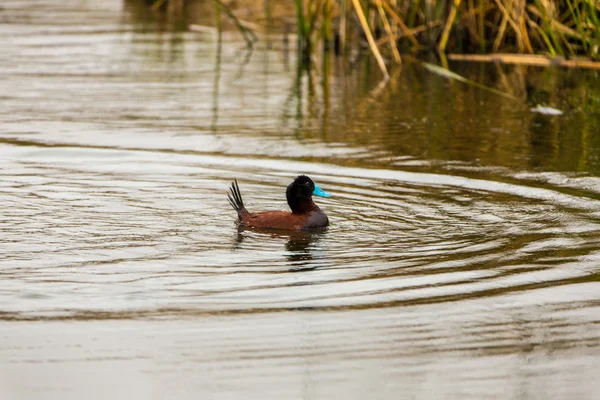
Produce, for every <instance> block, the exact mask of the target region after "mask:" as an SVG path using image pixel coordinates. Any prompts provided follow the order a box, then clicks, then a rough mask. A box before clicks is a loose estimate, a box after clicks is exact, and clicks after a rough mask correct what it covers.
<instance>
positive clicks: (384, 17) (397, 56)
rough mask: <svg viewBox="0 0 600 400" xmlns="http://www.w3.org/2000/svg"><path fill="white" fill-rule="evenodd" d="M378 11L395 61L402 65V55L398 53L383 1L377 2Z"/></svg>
mask: <svg viewBox="0 0 600 400" xmlns="http://www.w3.org/2000/svg"><path fill="white" fill-rule="evenodd" d="M376 3H377V10H379V16H380V18H381V21H382V23H383V26H384V28H385V31H386V33H387V35H388V38H389V40H390V47H391V48H392V54H393V55H394V60H395V61H396V62H397V63H398V64H401V63H402V58H400V53H399V52H398V47H397V46H396V39H395V38H394V33H393V32H392V27H391V26H390V23H389V21H388V19H387V15H385V11H384V10H383V7H382V5H381V0H377V2H376Z"/></svg>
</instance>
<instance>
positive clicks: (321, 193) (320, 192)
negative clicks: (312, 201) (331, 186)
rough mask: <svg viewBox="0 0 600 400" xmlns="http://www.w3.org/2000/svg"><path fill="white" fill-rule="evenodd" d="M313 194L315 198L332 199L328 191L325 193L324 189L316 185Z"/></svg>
mask: <svg viewBox="0 0 600 400" xmlns="http://www.w3.org/2000/svg"><path fill="white" fill-rule="evenodd" d="M313 194H314V195H315V196H320V197H331V194H329V193H327V192H326V191H324V190H323V189H321V188H320V187H318V186H317V184H316V183H315V190H314V191H313Z"/></svg>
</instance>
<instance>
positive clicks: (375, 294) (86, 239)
mask: <svg viewBox="0 0 600 400" xmlns="http://www.w3.org/2000/svg"><path fill="white" fill-rule="evenodd" d="M3 153H4V154H7V155H8V157H7V159H8V163H6V165H5V168H4V169H3V172H2V187H3V194H2V202H3V204H5V205H6V207H5V209H6V212H5V219H4V220H3V221H2V230H3V231H4V232H6V233H7V235H6V240H5V242H4V243H2V244H1V245H0V249H1V251H0V254H3V256H2V259H1V261H0V262H1V264H0V265H1V266H2V274H3V276H4V277H6V278H10V279H6V280H3V281H2V282H3V284H2V291H1V292H2V297H3V299H2V300H3V301H2V303H3V304H6V305H7V306H6V307H5V308H4V310H3V311H4V316H5V317H4V318H10V319H13V318H31V317H33V316H35V315H43V316H45V317H47V318H52V317H57V316H60V317H64V316H69V315H70V316H77V315H90V313H92V314H93V313H101V314H102V315H105V316H110V315H111V313H115V315H114V316H118V315H119V313H124V312H125V313H128V314H130V313H132V312H133V313H134V314H135V313H139V315H140V316H144V315H154V314H157V313H161V315H162V316H167V315H169V314H170V315H177V314H179V313H184V314H189V313H207V312H209V313H213V312H218V313H223V312H240V311H243V310H247V311H256V310H259V309H264V310H285V309H296V308H310V309H325V308H326V309H336V308H338V309H346V308H356V307H360V308H365V307H366V308H370V307H381V306H390V305H401V304H414V303H421V302H423V303H432V302H440V301H454V300H459V299H462V298H465V297H480V296H488V295H496V296H497V295H501V294H505V293H510V292H515V291H522V290H532V289H536V288H542V287H546V286H556V287H558V286H560V285H565V284H572V283H577V282H583V281H586V280H588V279H591V278H592V276H593V274H595V273H596V272H597V266H596V265H597V261H598V249H599V248H600V240H599V239H598V237H599V235H598V233H599V230H600V225H598V224H597V222H596V221H597V218H596V213H597V211H598V208H599V207H600V202H598V201H595V200H592V199H583V198H574V197H573V196H570V195H566V194H562V193H561V192H559V191H556V190H550V189H539V188H531V187H527V186H520V185H515V184H508V183H505V184H501V183H498V182H488V181H484V180H473V179H466V178H462V177H455V176H443V175H433V174H419V173H407V172H402V171H391V170H361V169H355V168H344V167H338V166H332V165H325V164H306V163H299V162H284V161H280V162H278V166H279V169H278V170H274V169H273V168H272V166H271V165H270V162H269V161H268V160H265V161H262V160H254V159H243V158H237V159H235V160H234V161H235V164H236V165H235V166H234V167H231V159H229V158H228V157H219V156H203V155H197V156H194V155H177V154H158V156H157V154H155V153H152V152H140V151H114V150H98V149H77V150H74V149H69V148H64V149H63V148H58V149H32V148H31V147H7V146H4V148H3ZM75 153H77V154H78V155H79V156H80V157H84V158H86V159H89V160H93V162H89V163H82V162H81V161H80V159H78V158H73V154H75ZM32 159H34V160H35V161H28V160H32ZM23 160H24V161H23ZM261 164H264V165H261ZM292 171H302V172H305V173H309V174H311V176H313V178H314V179H315V180H316V181H317V182H319V183H320V184H321V185H322V186H324V187H325V188H327V190H329V191H331V192H332V193H334V197H332V198H331V199H326V200H322V199H319V200H320V202H321V206H322V207H323V208H324V209H325V210H326V211H327V213H328V214H329V217H330V220H331V223H332V225H331V227H330V228H329V230H328V231H327V232H325V233H313V234H311V233H295V234H293V233H288V232H281V233H261V232H253V231H248V230H243V229H237V228H236V227H235V224H234V219H235V214H234V212H233V210H231V209H230V206H229V205H228V203H227V201H226V198H225V196H224V193H225V191H226V189H227V187H228V186H229V184H230V182H231V181H232V180H233V178H234V177H235V178H237V179H238V181H239V182H240V186H241V190H242V193H243V195H244V197H245V201H246V203H247V206H248V208H250V209H251V210H268V209H285V208H286V207H287V205H286V204H285V201H284V196H283V188H285V186H286V185H287V183H288V182H289V181H290V180H291V179H292V178H293V177H294V175H293V172H292ZM294 272H303V273H302V274H298V273H294ZM67 293H71V295H66V294H67ZM99 300H101V302H99ZM165 310H167V311H165ZM107 313H108V314H107Z"/></svg>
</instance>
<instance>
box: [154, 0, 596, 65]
mask: <svg viewBox="0 0 600 400" xmlns="http://www.w3.org/2000/svg"><path fill="white" fill-rule="evenodd" d="M155 1H156V2H155V3H154V7H157V4H159V6H165V4H166V3H169V2H175V1H176V2H179V3H181V2H184V1H193V0H155ZM212 1H213V2H214V3H215V4H216V5H217V6H219V7H223V6H227V9H229V8H231V10H232V11H231V15H233V14H237V13H238V11H240V13H241V14H243V15H242V16H239V15H238V17H239V18H241V19H246V20H248V18H246V17H248V16H253V20H251V22H252V23H258V24H260V23H261V21H260V20H261V18H260V14H261V13H262V14H265V15H267V17H266V18H265V19H268V20H269V21H270V23H272V22H273V19H274V18H280V19H281V20H282V21H289V20H290V17H294V21H293V23H295V25H296V31H297V36H298V47H299V49H300V50H301V52H302V54H303V55H304V57H305V58H306V59H310V57H312V55H314V54H315V53H316V52H319V51H331V50H333V51H335V53H336V54H348V53H350V52H352V51H355V50H357V49H361V48H364V47H368V48H369V49H370V51H371V52H372V53H373V55H374V57H375V58H376V59H377V62H378V64H379V67H380V68H381V70H382V71H383V73H384V74H385V75H386V76H387V67H386V64H387V63H388V62H386V60H393V62H396V63H400V62H401V60H402V58H401V56H400V54H402V53H418V52H421V51H428V50H432V49H436V50H437V51H439V52H440V53H459V54H493V53H510V54H538V55H548V56H552V57H563V58H567V59H576V58H579V57H586V58H587V59H591V60H599V59H600V50H599V46H600V1H598V0H294V1H293V2H278V1H274V0H254V1H253V0H235V1H226V0H212ZM275 8H276V9H277V10H278V12H277V13H273V9H275ZM252 9H255V10H257V12H255V13H252V12H249V11H248V10H252ZM286 11H287V12H286ZM263 20H264V19H263ZM285 23H288V22H285ZM241 26H245V25H244V24H241ZM246 34H247V32H246Z"/></svg>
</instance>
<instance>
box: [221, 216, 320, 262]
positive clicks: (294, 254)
mask: <svg viewBox="0 0 600 400" xmlns="http://www.w3.org/2000/svg"><path fill="white" fill-rule="evenodd" d="M326 234H327V229H322V230H317V231H282V230H276V229H256V228H252V229H250V228H247V227H245V226H243V225H238V226H237V234H236V236H235V240H234V246H233V248H234V250H238V251H248V249H245V248H244V247H243V246H242V243H243V242H244V240H246V239H247V238H248V236H253V237H252V239H250V240H251V241H254V240H260V238H258V239H257V238H256V237H254V236H255V235H259V236H260V235H265V236H268V237H269V238H271V239H274V240H275V242H276V243H283V244H284V245H285V251H284V252H283V255H284V257H285V258H286V260H287V261H288V263H289V265H290V268H289V271H290V272H299V271H311V270H314V269H316V268H319V267H320V266H322V265H323V260H324V257H325V249H324V248H323V247H322V244H321V243H320V242H321V241H322V239H323V238H324V237H325V236H326Z"/></svg>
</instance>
